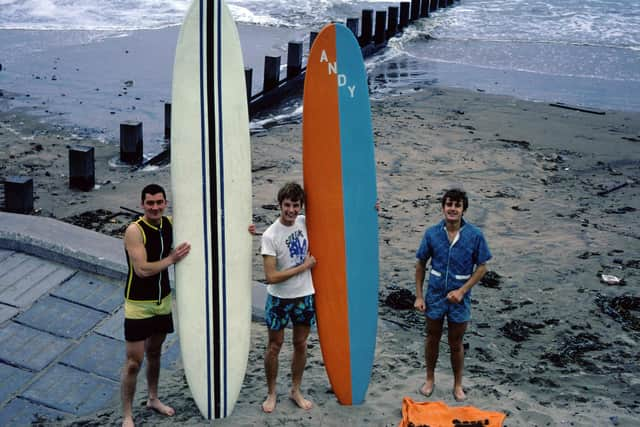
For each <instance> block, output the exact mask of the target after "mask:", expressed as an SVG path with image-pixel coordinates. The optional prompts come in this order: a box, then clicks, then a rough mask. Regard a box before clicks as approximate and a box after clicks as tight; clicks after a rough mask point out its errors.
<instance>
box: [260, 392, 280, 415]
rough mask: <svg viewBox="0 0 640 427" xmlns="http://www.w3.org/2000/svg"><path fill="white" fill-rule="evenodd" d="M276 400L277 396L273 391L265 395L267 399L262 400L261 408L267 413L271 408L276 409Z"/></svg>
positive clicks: (271, 410) (270, 411)
mask: <svg viewBox="0 0 640 427" xmlns="http://www.w3.org/2000/svg"><path fill="white" fill-rule="evenodd" d="M276 401H277V397H276V394H275V393H274V394H269V395H267V399H266V400H265V401H264V402H262V410H263V411H264V412H266V413H267V414H270V413H272V412H273V410H274V409H276Z"/></svg>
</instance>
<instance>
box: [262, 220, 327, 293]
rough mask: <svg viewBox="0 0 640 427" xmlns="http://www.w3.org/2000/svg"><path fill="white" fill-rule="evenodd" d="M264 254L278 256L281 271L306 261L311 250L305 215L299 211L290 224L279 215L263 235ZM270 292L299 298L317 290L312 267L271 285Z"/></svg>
mask: <svg viewBox="0 0 640 427" xmlns="http://www.w3.org/2000/svg"><path fill="white" fill-rule="evenodd" d="M260 253H261V254H262V255H271V256H274V257H276V269H277V270H278V271H282V270H287V269H289V268H292V267H296V266H298V265H300V264H302V263H303V262H304V259H305V258H306V256H307V254H308V253H309V239H308V238H307V224H306V220H305V217H304V215H298V217H297V218H296V220H295V222H294V223H293V225H291V226H286V225H284V224H282V222H280V218H278V219H277V220H276V221H275V222H274V223H273V224H271V225H270V226H269V228H267V231H265V232H264V234H263V235H262V245H261V249H260ZM267 292H268V293H269V294H270V295H273V296H274V297H278V298H299V297H304V296H307V295H312V294H314V293H315V290H314V289H313V279H312V278H311V270H309V269H307V270H305V271H303V272H302V273H300V274H296V275H295V276H293V277H290V278H289V279H287V280H285V281H284V282H280V283H276V284H274V285H268V286H267Z"/></svg>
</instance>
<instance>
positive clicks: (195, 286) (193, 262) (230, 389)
mask: <svg viewBox="0 0 640 427" xmlns="http://www.w3.org/2000/svg"><path fill="white" fill-rule="evenodd" d="M171 123H172V130H171V132H172V136H171V183H172V190H173V191H172V210H173V217H174V221H173V222H174V241H175V242H176V244H178V243H180V242H183V241H188V242H190V243H191V253H190V254H189V255H188V256H187V257H186V258H185V259H183V260H182V261H181V262H180V263H178V264H177V265H176V278H175V280H176V300H177V323H178V333H179V336H180V349H181V353H182V362H183V365H184V371H185V374H186V377H187V382H188V384H189V388H190V389H191V393H192V395H193V399H194V400H195V402H196V404H197V405H198V408H199V409H200V411H201V412H202V415H203V416H204V417H206V418H207V419H212V418H224V417H226V416H228V415H229V414H230V413H231V411H232V410H233V406H234V405H235V402H236V400H237V398H238V395H239V393H240V387H241V385H242V381H243V379H244V374H245V370H246V365H247V358H248V355H249V339H250V327H251V268H252V267H251V255H252V254H251V251H252V241H251V236H250V235H249V233H248V232H247V226H248V225H249V224H250V223H251V203H252V202H251V152H250V147H249V118H248V110H247V96H246V86H245V80H244V66H243V62H242V51H241V48H240V39H239V37H238V32H237V29H236V26H235V23H234V22H233V18H232V17H231V14H230V13H229V11H228V9H227V7H226V5H225V4H224V2H223V1H222V0H194V2H193V3H192V5H191V7H190V8H189V11H188V12H187V15H186V18H185V22H184V24H183V26H182V29H181V31H180V36H179V39H178V44H177V48H176V56H175V64H174V68H173V95H172V117H171Z"/></svg>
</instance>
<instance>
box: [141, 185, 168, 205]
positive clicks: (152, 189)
mask: <svg viewBox="0 0 640 427" xmlns="http://www.w3.org/2000/svg"><path fill="white" fill-rule="evenodd" d="M158 193H162V197H164V199H165V200H166V199H167V193H165V192H164V188H162V187H161V186H159V185H158V184H149V185H147V186H146V187H144V188H143V189H142V193H140V201H141V202H143V203H144V196H145V194H148V195H150V196H153V195H154V194H158Z"/></svg>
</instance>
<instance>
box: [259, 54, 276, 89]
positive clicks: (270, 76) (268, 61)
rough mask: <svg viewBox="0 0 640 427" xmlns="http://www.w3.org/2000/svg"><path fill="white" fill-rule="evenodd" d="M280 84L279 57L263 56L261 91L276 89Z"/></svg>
mask: <svg viewBox="0 0 640 427" xmlns="http://www.w3.org/2000/svg"><path fill="white" fill-rule="evenodd" d="M278 83H280V57H279V56H265V57H264V81H263V83H262V91H263V92H267V91H269V90H271V89H273V88H276V87H278Z"/></svg>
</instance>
